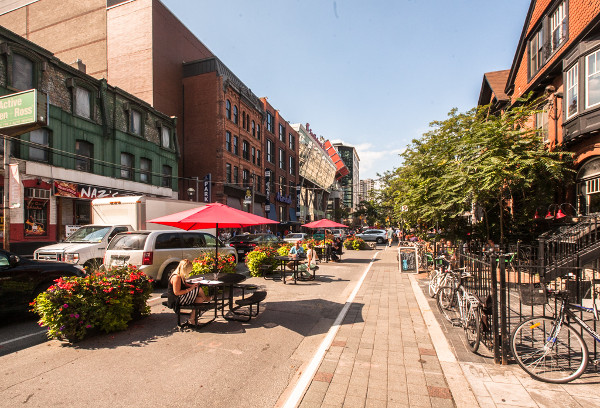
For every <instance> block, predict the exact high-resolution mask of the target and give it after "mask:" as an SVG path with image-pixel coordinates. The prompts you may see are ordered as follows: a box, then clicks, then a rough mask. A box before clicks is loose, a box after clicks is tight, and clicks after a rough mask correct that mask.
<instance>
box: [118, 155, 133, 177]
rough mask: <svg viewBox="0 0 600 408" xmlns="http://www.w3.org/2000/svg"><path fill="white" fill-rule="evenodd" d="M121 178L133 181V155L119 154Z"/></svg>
mask: <svg viewBox="0 0 600 408" xmlns="http://www.w3.org/2000/svg"><path fill="white" fill-rule="evenodd" d="M121 178H124V179H127V180H132V179H133V155H131V154H129V153H121Z"/></svg>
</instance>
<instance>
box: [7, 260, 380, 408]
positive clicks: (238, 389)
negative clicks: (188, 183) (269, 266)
mask: <svg viewBox="0 0 600 408" xmlns="http://www.w3.org/2000/svg"><path fill="white" fill-rule="evenodd" d="M374 254H375V251H346V252H345V254H344V260H343V262H342V263H328V264H327V263H322V264H321V267H320V269H319V271H318V278H317V280H316V281H313V282H299V283H298V284H297V285H293V284H287V285H283V284H282V283H281V281H277V280H275V281H273V280H264V279H263V278H250V279H248V281H247V282H248V283H255V284H258V285H264V287H265V288H266V289H267V290H268V297H267V302H266V304H265V306H264V307H263V306H262V305H261V314H260V315H259V316H258V318H256V319H252V320H251V321H250V322H249V323H239V322H227V321H225V320H223V319H221V318H220V319H218V320H217V321H216V322H214V323H212V324H210V325H209V326H207V327H205V328H202V329H200V330H199V331H182V332H180V331H178V330H177V329H176V327H175V326H176V317H175V315H174V314H173V312H172V311H171V310H169V309H166V308H165V307H164V306H162V301H161V299H160V298H159V296H160V293H162V290H157V291H155V293H154V294H153V297H152V298H151V301H150V303H151V306H152V315H151V316H150V317H148V318H145V319H143V320H141V321H138V322H134V323H133V324H132V325H131V326H130V328H129V329H128V330H126V331H123V332H119V333H111V334H108V335H99V336H95V337H92V338H89V339H86V340H84V341H82V342H80V343H77V344H75V345H73V346H70V345H68V344H66V343H63V342H60V341H56V340H52V341H46V340H45V337H44V334H43V333H41V331H42V330H41V329H40V327H38V326H37V324H36V323H35V320H33V319H32V320H30V321H26V322H22V323H17V322H13V323H8V324H3V325H2V326H1V327H0V347H1V348H0V353H1V354H0V362H1V365H2V372H1V378H2V379H3V380H2V382H1V385H0V406H6V407H9V406H10V407H13V406H15V405H19V404H24V403H27V404H28V405H29V406H83V405H87V406H107V405H110V406H189V405H203V406H206V407H223V406H230V407H236V406H251V407H258V406H274V405H276V404H277V402H278V400H279V399H280V396H281V395H282V394H284V392H285V391H286V388H288V386H289V385H290V384H293V383H294V382H295V381H296V380H297V376H298V375H299V374H300V373H301V371H302V370H301V369H302V368H303V366H305V365H306V364H308V362H309V361H310V360H311V358H312V357H313V355H314V353H315V351H316V350H317V349H318V347H319V345H320V343H321V341H322V340H323V339H324V337H325V335H326V333H327V331H328V330H329V329H330V327H331V325H332V323H333V322H334V320H335V319H336V317H337V315H338V313H339V312H340V310H341V309H342V307H343V306H344V303H345V301H346V299H347V298H348V295H349V294H350V293H351V292H352V290H353V289H354V287H355V284H356V282H357V281H358V279H359V278H360V277H361V275H362V274H363V273H364V271H365V269H366V268H367V267H368V265H369V262H370V258H371V257H372V256H373V255H374ZM240 268H243V266H239V267H238V269H240Z"/></svg>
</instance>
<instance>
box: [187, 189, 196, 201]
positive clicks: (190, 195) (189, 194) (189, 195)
mask: <svg viewBox="0 0 600 408" xmlns="http://www.w3.org/2000/svg"><path fill="white" fill-rule="evenodd" d="M195 192H196V190H195V189H194V188H193V187H190V188H188V189H187V194H188V197H189V199H190V201H194V200H193V199H192V198H193V197H194V193H195Z"/></svg>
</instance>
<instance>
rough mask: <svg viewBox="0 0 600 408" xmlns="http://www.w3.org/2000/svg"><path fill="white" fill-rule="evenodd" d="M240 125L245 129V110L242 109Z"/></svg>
mask: <svg viewBox="0 0 600 408" xmlns="http://www.w3.org/2000/svg"><path fill="white" fill-rule="evenodd" d="M242 127H243V128H244V129H246V111H242Z"/></svg>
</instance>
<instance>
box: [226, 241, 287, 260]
mask: <svg viewBox="0 0 600 408" xmlns="http://www.w3.org/2000/svg"><path fill="white" fill-rule="evenodd" d="M283 242H284V241H283V240H282V239H281V238H279V237H278V236H277V235H273V234H241V235H236V236H235V237H233V238H231V239H230V240H229V245H230V246H232V247H234V248H235V251H236V252H237V256H238V262H242V261H243V260H244V259H246V254H247V253H248V252H250V251H252V250H254V248H256V247H257V246H265V245H269V246H273V247H278V246H280V245H281V244H283Z"/></svg>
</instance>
